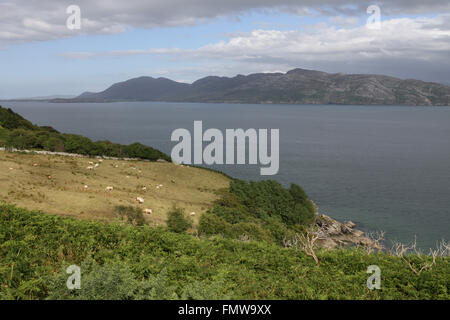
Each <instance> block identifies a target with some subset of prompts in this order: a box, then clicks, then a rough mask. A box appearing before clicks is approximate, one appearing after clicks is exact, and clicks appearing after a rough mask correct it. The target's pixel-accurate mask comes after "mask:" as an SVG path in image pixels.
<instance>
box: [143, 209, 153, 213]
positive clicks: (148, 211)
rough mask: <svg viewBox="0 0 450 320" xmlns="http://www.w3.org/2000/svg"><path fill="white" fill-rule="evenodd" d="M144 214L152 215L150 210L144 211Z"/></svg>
mask: <svg viewBox="0 0 450 320" xmlns="http://www.w3.org/2000/svg"><path fill="white" fill-rule="evenodd" d="M144 213H145V214H152V209H144Z"/></svg>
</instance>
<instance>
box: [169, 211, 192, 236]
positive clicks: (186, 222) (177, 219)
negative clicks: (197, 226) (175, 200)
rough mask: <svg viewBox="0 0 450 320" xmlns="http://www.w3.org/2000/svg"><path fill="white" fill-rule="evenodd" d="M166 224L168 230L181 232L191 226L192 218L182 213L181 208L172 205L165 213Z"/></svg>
mask: <svg viewBox="0 0 450 320" xmlns="http://www.w3.org/2000/svg"><path fill="white" fill-rule="evenodd" d="M167 226H168V227H169V229H170V231H173V232H177V233H183V232H186V230H187V229H189V228H191V227H192V220H191V218H190V217H188V216H187V215H186V214H185V213H184V210H183V209H181V208H177V207H173V208H172V209H171V210H170V211H169V212H168V213H167Z"/></svg>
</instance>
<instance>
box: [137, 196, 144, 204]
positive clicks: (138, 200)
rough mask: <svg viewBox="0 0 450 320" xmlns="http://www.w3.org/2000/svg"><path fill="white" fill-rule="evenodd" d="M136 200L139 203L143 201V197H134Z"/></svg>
mask: <svg viewBox="0 0 450 320" xmlns="http://www.w3.org/2000/svg"><path fill="white" fill-rule="evenodd" d="M136 201H137V202H138V203H139V204H142V203H144V199H143V198H141V197H136Z"/></svg>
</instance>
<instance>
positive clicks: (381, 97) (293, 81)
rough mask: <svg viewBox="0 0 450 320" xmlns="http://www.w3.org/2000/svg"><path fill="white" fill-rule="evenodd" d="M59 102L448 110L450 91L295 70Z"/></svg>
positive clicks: (130, 88)
mask: <svg viewBox="0 0 450 320" xmlns="http://www.w3.org/2000/svg"><path fill="white" fill-rule="evenodd" d="M53 101H58V102H107V101H172V102H228V103H289V104H380V105H424V106H431V105H435V106H449V105H450V86H447V85H443V84H439V83H433V82H424V81H420V80H410V79H408V80H402V79H398V78H394V77H389V76H383V75H373V74H342V73H334V74H330V73H326V72H320V71H313V70H305V69H294V70H291V71H289V72H287V73H256V74H250V75H247V76H244V75H237V76H235V77H232V78H229V77H216V76H209V77H206V78H202V79H200V80H197V81H195V82H194V83H192V84H186V83H179V82H176V81H172V80H170V79H166V78H157V79H155V78H151V77H140V78H134V79H130V80H127V81H124V82H120V83H116V84H114V85H112V86H111V87H109V88H108V89H106V90H105V91H102V92H98V93H92V92H85V93H83V94H82V95H80V96H78V97H76V98H74V99H54V100H53Z"/></svg>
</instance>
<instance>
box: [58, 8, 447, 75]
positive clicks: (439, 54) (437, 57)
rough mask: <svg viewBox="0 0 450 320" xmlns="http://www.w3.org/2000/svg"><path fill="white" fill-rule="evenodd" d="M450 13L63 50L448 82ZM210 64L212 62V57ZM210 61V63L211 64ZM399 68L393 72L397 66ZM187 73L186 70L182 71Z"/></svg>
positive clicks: (251, 69) (230, 66)
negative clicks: (192, 44)
mask: <svg viewBox="0 0 450 320" xmlns="http://www.w3.org/2000/svg"><path fill="white" fill-rule="evenodd" d="M448 20H449V15H441V16H437V17H434V18H416V19H412V18H394V19H390V20H385V21H383V22H382V23H381V29H380V30H372V29H369V28H367V27H366V26H358V27H352V28H336V27H334V26H330V25H328V24H325V23H320V24H316V25H313V26H309V27H308V28H307V29H303V30H298V29H297V30H264V29H258V30H254V31H252V32H248V33H239V34H235V35H231V36H230V38H229V39H228V40H227V41H220V42H216V43H211V44H209V45H206V46H203V47H199V48H197V49H194V50H184V49H179V48H159V49H146V50H145V49H144V50H124V51H120V50H119V51H107V52H92V53H83V52H80V53H77V52H72V53H65V54H64V56H65V57H68V58H86V57H89V58H92V57H99V56H126V55H136V54H140V55H142V54H150V55H158V54H164V55H169V56H170V55H172V56H174V57H176V58H177V60H183V59H184V60H188V61H190V62H193V61H220V62H219V63H217V62H216V63H215V67H214V68H215V69H220V65H222V66H227V68H222V72H221V73H219V74H228V75H233V74H235V73H237V72H236V71H237V70H239V71H240V72H243V71H248V72H254V71H261V70H289V69H290V68H295V67H309V68H316V69H321V70H326V71H331V72H340V71H345V72H356V73H362V72H368V73H369V72H370V73H386V74H392V75H395V76H400V77H411V78H423V79H424V80H435V81H440V82H445V83H450V78H449V77H450V76H449V74H450V72H449V71H450V61H449V59H448V54H449V52H450V24H449V23H448ZM208 63H210V62H208ZM208 63H206V64H207V65H209V67H210V68H212V65H210V64H208ZM394 70H395V71H394ZM180 76H182V77H184V75H180Z"/></svg>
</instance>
